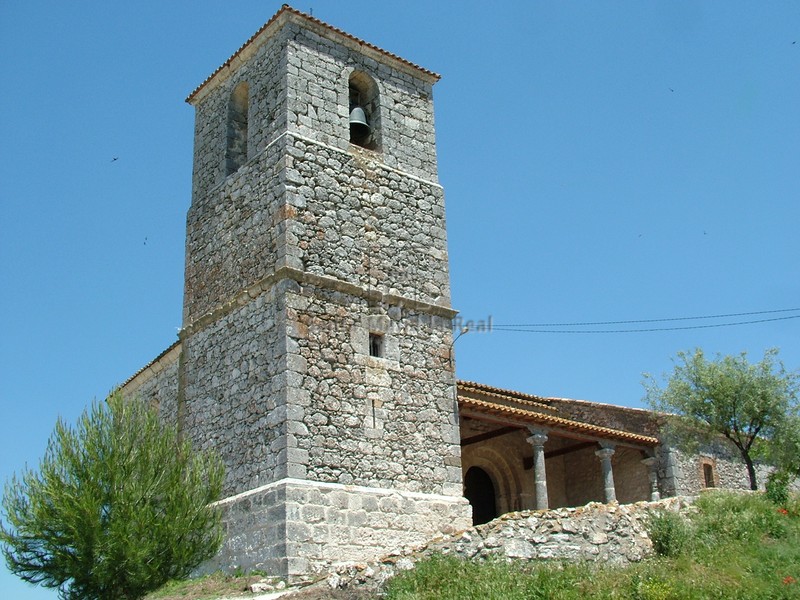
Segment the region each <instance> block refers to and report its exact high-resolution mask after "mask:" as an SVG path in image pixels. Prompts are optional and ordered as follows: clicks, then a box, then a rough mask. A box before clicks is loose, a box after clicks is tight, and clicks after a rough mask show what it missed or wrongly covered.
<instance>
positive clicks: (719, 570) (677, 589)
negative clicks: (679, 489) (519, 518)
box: [387, 492, 800, 600]
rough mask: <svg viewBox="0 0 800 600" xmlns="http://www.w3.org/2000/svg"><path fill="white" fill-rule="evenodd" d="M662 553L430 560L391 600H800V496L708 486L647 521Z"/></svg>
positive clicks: (404, 579) (403, 580)
mask: <svg viewBox="0 0 800 600" xmlns="http://www.w3.org/2000/svg"><path fill="white" fill-rule="evenodd" d="M650 532H651V537H652V539H653V542H654V545H655V547H656V549H657V551H658V553H659V554H658V555H657V556H656V557H654V558H651V559H649V560H645V561H643V562H641V563H638V564H635V565H632V566H629V567H626V568H610V567H605V566H595V565H588V564H582V565H560V564H553V563H548V564H535V563H516V562H507V561H501V560H496V561H490V562H485V563H476V562H465V561H461V560H458V559H456V558H453V557H442V556H439V557H434V558H433V559H430V560H428V561H425V562H422V563H418V564H417V567H416V569H414V570H413V571H409V572H406V573H403V574H401V575H400V576H398V577H396V578H395V579H394V580H392V581H391V582H390V584H389V588H388V590H387V597H388V598H389V599H390V600H427V599H430V600H434V599H435V600H447V599H451V598H452V599H454V600H455V599H458V600H468V599H473V598H474V599H479V598H480V599H481V600H491V599H497V600H516V599H520V600H521V599H523V598H524V599H525V600H537V599H542V600H544V599H553V600H555V599H558V600H572V599H575V600H587V599H590V598H591V599H592V600H594V599H609V600H610V599H623V598H624V599H634V600H672V599H674V600H692V599H698V600H699V599H711V598H720V599H721V598H741V599H748V600H750V599H754V600H755V599H784V598H785V599H790V598H798V599H800V500H798V498H794V499H792V500H790V501H789V502H787V503H786V506H777V505H776V504H773V503H772V502H770V501H769V500H767V499H766V498H765V497H764V496H762V495H756V494H730V493H722V492H718V493H709V494H706V495H703V496H702V497H701V498H700V499H699V500H698V502H697V504H696V510H694V511H691V512H690V513H689V514H687V515H679V514H676V513H662V514H660V515H657V516H655V517H654V518H653V519H652V520H651V523H650Z"/></svg>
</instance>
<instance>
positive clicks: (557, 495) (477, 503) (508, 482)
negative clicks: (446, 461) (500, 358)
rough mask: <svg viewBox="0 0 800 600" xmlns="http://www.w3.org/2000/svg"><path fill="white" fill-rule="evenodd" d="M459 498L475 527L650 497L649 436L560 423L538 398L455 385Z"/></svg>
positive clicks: (551, 408) (553, 409) (555, 413)
mask: <svg viewBox="0 0 800 600" xmlns="http://www.w3.org/2000/svg"><path fill="white" fill-rule="evenodd" d="M458 401H459V411H460V425H461V451H462V467H463V472H464V481H465V491H464V493H465V496H466V497H467V499H468V500H469V501H470V503H471V504H472V505H473V515H474V520H475V522H476V524H477V523H478V522H485V521H488V520H490V519H492V518H494V517H496V516H499V515H501V514H503V513H506V512H512V511H516V510H526V509H544V508H557V507H562V506H581V505H584V504H587V503H588V502H592V501H596V502H614V501H617V502H620V503H630V502H637V501H640V500H653V499H657V498H658V489H657V486H656V485H655V482H656V477H655V471H654V469H655V460H654V459H653V458H652V457H653V453H654V449H655V446H656V445H657V444H658V440H657V439H656V438H655V437H650V436H646V435H639V434H635V433H630V432H627V431H620V430H617V429H612V428H608V427H600V426H597V425H592V424H589V423H584V422H580V421H577V420H574V419H568V418H565V417H563V416H560V414H559V410H558V409H557V407H554V406H551V405H550V404H549V403H548V401H547V400H546V399H542V398H538V397H535V396H527V395H525V394H520V393H517V392H508V391H505V390H499V389H496V388H490V387H488V386H482V385H479V384H469V383H465V382H461V383H460V384H459V390H458Z"/></svg>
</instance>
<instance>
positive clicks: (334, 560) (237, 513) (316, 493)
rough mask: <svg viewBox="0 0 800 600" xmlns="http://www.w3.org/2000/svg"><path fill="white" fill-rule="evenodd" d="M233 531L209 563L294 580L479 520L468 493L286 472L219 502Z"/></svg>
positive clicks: (218, 567) (208, 565) (227, 532)
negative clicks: (387, 486)
mask: <svg viewBox="0 0 800 600" xmlns="http://www.w3.org/2000/svg"><path fill="white" fill-rule="evenodd" d="M218 504H219V505H220V506H221V507H222V509H223V524H224V528H225V539H224V542H223V545H222V548H221V549H220V551H219V553H218V554H217V556H216V557H215V558H214V559H212V560H211V561H208V562H207V563H206V564H205V565H203V569H202V570H203V571H215V570H223V571H233V570H237V569H243V570H245V571H250V570H261V571H265V572H267V573H269V574H270V575H277V576H280V577H284V578H286V579H288V580H289V581H290V582H291V581H293V580H296V579H298V578H301V577H303V576H307V575H311V574H315V573H320V572H323V571H325V570H327V569H328V568H330V567H331V566H332V565H335V564H340V563H349V562H366V561H370V560H376V559H378V558H380V557H382V556H386V555H387V554H392V553H393V552H398V551H400V550H402V549H403V548H406V547H408V546H416V545H421V544H424V543H425V542H427V541H428V540H430V539H432V538H434V537H436V536H438V535H442V534H444V533H453V532H455V531H458V530H461V529H466V528H467V527H469V526H470V525H471V524H472V519H471V509H470V506H469V503H468V502H467V500H466V499H464V498H462V497H456V496H443V495H438V494H423V493H417V492H408V491H403V490H396V489H381V488H371V487H364V486H355V485H341V484H336V483H320V482H313V481H306V480H300V479H282V480H280V481H277V482H275V483H271V484H268V485H265V486H262V487H260V488H256V489H253V490H250V491H247V492H244V493H242V494H237V495H236V496H231V497H229V498H225V499H224V500H221V501H220V502H219V503H218Z"/></svg>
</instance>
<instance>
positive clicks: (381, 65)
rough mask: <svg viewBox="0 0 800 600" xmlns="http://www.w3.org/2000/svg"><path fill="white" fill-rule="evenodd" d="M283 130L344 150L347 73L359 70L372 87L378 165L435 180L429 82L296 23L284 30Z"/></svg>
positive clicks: (431, 94)
mask: <svg viewBox="0 0 800 600" xmlns="http://www.w3.org/2000/svg"><path fill="white" fill-rule="evenodd" d="M286 31H287V35H288V37H289V38H290V39H291V42H290V44H289V47H288V57H287V61H288V74H289V76H288V96H289V101H288V128H289V130H290V131H294V132H296V133H298V134H300V135H302V136H304V137H306V138H309V139H313V140H316V141H319V142H322V143H324V144H326V145H329V146H332V147H335V148H339V149H341V150H346V149H347V148H348V146H349V137H350V133H349V115H350V106H349V97H348V82H349V78H350V74H351V73H352V72H353V71H354V70H357V71H362V72H364V73H366V74H368V75H369V76H370V77H371V78H372V79H373V80H374V81H375V83H376V84H377V86H378V90H379V103H380V108H379V110H380V118H379V122H380V127H381V131H380V138H381V150H380V154H381V160H382V161H384V162H385V164H386V165H387V166H389V167H392V168H395V169H399V170H401V171H403V172H404V173H408V174H410V175H413V176H416V177H420V178H422V179H426V180H429V181H436V180H437V174H436V173H437V169H436V135H435V130H434V122H433V89H432V86H433V81H434V80H433V79H432V78H431V77H425V78H423V77H422V74H421V73H419V72H415V71H413V70H411V69H404V70H400V69H399V68H398V65H396V64H395V65H392V66H390V65H389V64H387V63H385V62H383V61H379V60H376V58H375V57H373V56H369V55H366V54H365V53H364V48H363V47H361V46H359V47H357V48H354V47H352V46H351V45H343V44H340V43H337V42H335V41H333V40H331V39H329V38H327V37H325V36H324V35H320V34H321V33H322V32H321V31H319V30H317V31H313V30H311V29H309V28H306V27H300V26H298V25H297V24H294V23H292V24H290V25H289V26H287V28H286Z"/></svg>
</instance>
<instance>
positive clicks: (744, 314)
mask: <svg viewBox="0 0 800 600" xmlns="http://www.w3.org/2000/svg"><path fill="white" fill-rule="evenodd" d="M798 311H800V308H781V309H777V310H758V311H752V312H741V313H728V314H723V315H706V316H704V317H670V318H666V319H636V320H627V321H586V322H577V323H510V324H500V325H494V326H493V327H492V328H493V329H497V328H500V327H588V326H594V325H630V324H635V323H666V322H669V321H699V320H706V319H726V318H729V317H749V316H753V315H769V314H775V313H786V312H798ZM788 318H790V319H794V318H796V317H788ZM766 320H772V319H766ZM761 322H763V321H744V322H742V324H746V323H761ZM731 324H732V325H736V324H737V323H731ZM704 327H715V325H705V326H704Z"/></svg>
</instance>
